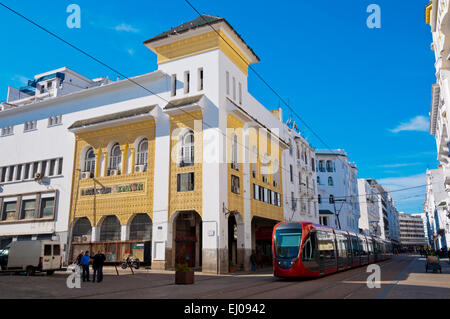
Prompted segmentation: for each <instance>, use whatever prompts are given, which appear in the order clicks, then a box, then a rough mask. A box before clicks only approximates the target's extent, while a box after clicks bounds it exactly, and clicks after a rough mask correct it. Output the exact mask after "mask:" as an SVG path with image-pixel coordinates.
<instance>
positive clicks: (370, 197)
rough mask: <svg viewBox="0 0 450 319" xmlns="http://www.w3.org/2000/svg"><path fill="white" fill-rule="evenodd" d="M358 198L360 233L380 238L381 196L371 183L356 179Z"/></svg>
mask: <svg viewBox="0 0 450 319" xmlns="http://www.w3.org/2000/svg"><path fill="white" fill-rule="evenodd" d="M358 196H359V197H358V198H359V207H360V213H361V217H360V218H359V229H360V231H361V232H362V233H364V234H366V235H374V236H378V237H381V236H382V228H381V227H380V224H381V223H382V218H381V216H380V212H381V207H380V206H381V195H380V194H379V192H378V190H377V189H376V187H375V185H374V184H373V183H369V182H368V180H366V179H362V178H360V179H358Z"/></svg>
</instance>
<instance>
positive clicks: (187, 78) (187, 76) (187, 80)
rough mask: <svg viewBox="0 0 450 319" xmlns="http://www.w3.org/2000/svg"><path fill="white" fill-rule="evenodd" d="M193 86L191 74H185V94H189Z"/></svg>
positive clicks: (187, 72)
mask: <svg viewBox="0 0 450 319" xmlns="http://www.w3.org/2000/svg"><path fill="white" fill-rule="evenodd" d="M190 86H191V74H190V73H189V71H186V72H184V94H187V93H189V89H190Z"/></svg>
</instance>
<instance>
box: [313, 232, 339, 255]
mask: <svg viewBox="0 0 450 319" xmlns="http://www.w3.org/2000/svg"><path fill="white" fill-rule="evenodd" d="M317 241H318V247H319V253H320V259H334V258H335V256H334V244H333V238H332V234H330V233H328V232H323V231H320V232H317Z"/></svg>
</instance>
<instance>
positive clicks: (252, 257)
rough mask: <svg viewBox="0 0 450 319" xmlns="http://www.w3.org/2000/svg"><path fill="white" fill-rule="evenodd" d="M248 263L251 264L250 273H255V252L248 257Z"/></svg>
mask: <svg viewBox="0 0 450 319" xmlns="http://www.w3.org/2000/svg"><path fill="white" fill-rule="evenodd" d="M250 262H251V263H252V271H256V255H255V251H254V250H253V251H252V254H251V255H250Z"/></svg>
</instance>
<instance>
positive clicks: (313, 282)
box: [239, 259, 409, 299]
mask: <svg viewBox="0 0 450 319" xmlns="http://www.w3.org/2000/svg"><path fill="white" fill-rule="evenodd" d="M401 261H404V259H402V260H401ZM405 261H408V263H409V260H405ZM392 263H394V261H392V260H391V261H384V262H381V263H377V264H380V266H381V267H386V266H388V265H390V264H392ZM365 267H367V265H364V266H360V267H357V268H353V269H348V270H346V271H343V272H339V273H334V274H330V275H327V276H325V277H320V278H313V279H309V280H303V281H301V282H299V281H297V282H294V283H291V284H288V285H285V286H283V287H279V288H277V289H280V290H282V289H286V288H290V287H291V286H295V285H299V291H301V290H306V292H305V293H303V294H300V295H298V293H297V292H296V293H295V297H290V296H289V294H288V293H287V292H286V293H285V294H283V292H282V291H280V293H279V294H280V295H283V298H286V299H293V298H295V299H304V298H311V297H312V296H317V295H320V294H321V293H323V292H325V291H329V290H331V289H333V288H336V287H339V286H340V285H342V284H343V283H344V282H346V281H349V280H352V279H355V278H358V277H362V276H364V277H365V278H364V282H365V280H366V279H367V275H368V273H366V272H365V271H361V270H363V269H365ZM349 272H352V274H351V276H347V277H345V278H342V277H343V276H345V275H348V274H349ZM353 272H357V273H353ZM330 279H331V280H333V281H332V283H330ZM320 283H325V285H324V286H322V285H321V286H320V287H317V288H314V286H317V284H320ZM302 285H303V286H302ZM363 287H367V286H366V285H365V284H364V286H363ZM363 287H358V288H357V289H355V290H353V291H352V292H353V293H354V292H355V291H357V290H359V289H361V288H363ZM302 288H305V289H302ZM273 289H274V288H273V287H270V288H267V289H264V290H260V291H258V292H255V293H252V294H248V295H245V296H241V297H239V298H262V299H268V298H273V296H271V297H269V296H265V294H266V293H269V292H270V291H272V290H273ZM311 289H312V290H311ZM318 298H321V297H320V296H318Z"/></svg>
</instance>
